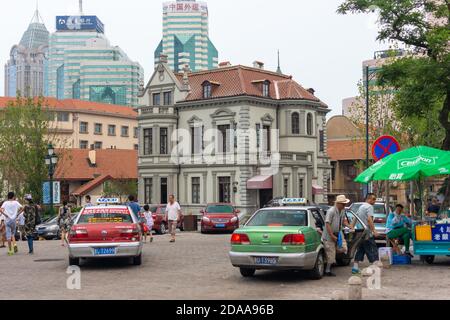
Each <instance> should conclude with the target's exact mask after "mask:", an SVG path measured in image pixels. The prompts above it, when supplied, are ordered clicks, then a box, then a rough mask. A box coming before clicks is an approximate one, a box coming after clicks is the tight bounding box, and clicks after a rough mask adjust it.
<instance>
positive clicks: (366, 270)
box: [361, 268, 373, 288]
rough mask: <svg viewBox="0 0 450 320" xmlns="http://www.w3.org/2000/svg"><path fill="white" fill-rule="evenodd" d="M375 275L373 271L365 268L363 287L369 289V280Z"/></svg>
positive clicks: (362, 272)
mask: <svg viewBox="0 0 450 320" xmlns="http://www.w3.org/2000/svg"><path fill="white" fill-rule="evenodd" d="M372 275H373V270H371V269H370V268H365V269H363V270H362V271H361V281H362V284H361V285H362V287H363V288H367V283H368V279H369V278H370V277H371V276H372Z"/></svg>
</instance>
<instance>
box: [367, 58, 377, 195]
mask: <svg viewBox="0 0 450 320" xmlns="http://www.w3.org/2000/svg"><path fill="white" fill-rule="evenodd" d="M365 71H366V72H365V73H366V75H365V82H366V83H365V85H366V86H365V87H366V90H365V91H366V169H369V166H370V155H369V148H370V146H369V144H370V138H369V121H370V117H369V111H370V85H369V82H370V80H372V79H373V78H374V77H375V73H373V74H372V75H371V74H370V67H369V65H367V66H366V67H365ZM371 76H372V77H371ZM369 192H370V185H369V184H367V185H366V195H367V194H369Z"/></svg>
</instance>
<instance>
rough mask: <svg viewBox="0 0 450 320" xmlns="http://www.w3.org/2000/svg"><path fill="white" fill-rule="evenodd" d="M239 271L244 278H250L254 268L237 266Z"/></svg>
mask: <svg viewBox="0 0 450 320" xmlns="http://www.w3.org/2000/svg"><path fill="white" fill-rule="evenodd" d="M239 271H240V272H241V275H242V276H243V277H244V278H250V277H253V276H254V275H255V272H256V269H252V268H239Z"/></svg>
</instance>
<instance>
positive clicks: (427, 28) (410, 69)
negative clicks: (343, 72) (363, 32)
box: [338, 0, 450, 206]
mask: <svg viewBox="0 0 450 320" xmlns="http://www.w3.org/2000/svg"><path fill="white" fill-rule="evenodd" d="M374 11H377V12H378V15H379V20H378V22H379V32H378V40H380V41H388V42H395V43H399V44H402V45H404V46H405V47H407V48H408V49H411V50H413V51H414V52H415V55H413V56H409V57H406V58H401V59H397V60H395V61H393V62H392V63H391V64H389V65H385V66H383V68H382V70H381V72H380V83H381V84H383V85H387V86H390V87H392V88H394V89H395V91H396V94H395V98H394V106H395V112H396V113H397V114H398V115H399V116H400V118H402V119H403V118H405V119H408V120H407V121H405V123H407V122H408V121H412V120H413V119H414V117H416V120H419V124H420V125H421V126H424V125H425V124H426V125H428V124H429V123H428V121H430V119H429V118H430V115H431V114H433V115H437V119H438V122H439V126H436V127H435V128H434V130H433V131H431V132H430V133H429V138H430V141H425V142H426V144H427V145H433V144H434V143H437V142H436V138H442V140H441V141H440V147H441V148H442V149H443V150H450V53H449V48H450V45H449V44H450V41H449V40H450V1H449V0H346V1H344V3H343V4H341V5H340V6H339V8H338V12H339V13H341V14H348V13H369V12H374ZM433 118H434V117H431V121H433ZM441 130H442V131H441ZM439 132H442V133H439ZM436 133H437V134H436ZM412 137H414V135H412ZM449 204H450V185H449V184H447V190H446V197H445V202H444V205H445V206H448V205H449Z"/></svg>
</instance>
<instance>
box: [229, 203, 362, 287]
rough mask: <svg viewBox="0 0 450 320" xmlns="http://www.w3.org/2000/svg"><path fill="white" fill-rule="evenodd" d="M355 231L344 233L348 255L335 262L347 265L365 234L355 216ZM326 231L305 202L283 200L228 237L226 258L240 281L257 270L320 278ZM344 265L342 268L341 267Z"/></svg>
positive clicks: (320, 218)
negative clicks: (236, 269)
mask: <svg viewBox="0 0 450 320" xmlns="http://www.w3.org/2000/svg"><path fill="white" fill-rule="evenodd" d="M355 218H356V219H357V224H356V228H355V231H354V232H353V231H350V230H345V232H344V236H345V239H346V240H347V244H348V247H349V251H348V253H347V254H346V255H337V256H336V258H337V261H345V262H347V261H350V260H351V257H352V256H353V255H354V253H355V250H356V248H357V247H358V245H359V243H360V242H361V241H362V239H364V235H365V234H366V233H367V226H365V225H364V224H363V222H362V221H361V220H360V219H359V217H358V216H357V215H356V214H353V215H352V216H349V215H348V214H347V219H348V220H349V222H351V221H352V219H355ZM324 227H325V222H324V217H323V215H322V214H321V210H320V208H318V207H315V206H307V202H306V200H305V199H283V200H281V201H280V206H278V207H267V208H263V209H261V210H259V211H257V212H255V213H254V214H253V216H252V217H251V218H250V219H249V220H248V221H247V222H246V224H245V225H244V226H243V227H241V228H240V229H237V230H236V231H235V232H234V233H233V235H232V237H231V250H230V252H229V258H230V260H231V264H232V265H233V266H234V267H236V268H239V270H240V273H241V275H242V276H243V277H252V276H254V275H255V273H256V270H304V271H307V272H308V273H309V276H310V278H312V279H314V280H319V279H321V278H322V277H323V274H324V269H325V268H324V267H325V264H326V255H325V249H324V246H323V243H322V239H321V238H322V232H323V228H324ZM343 265H344V264H343Z"/></svg>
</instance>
